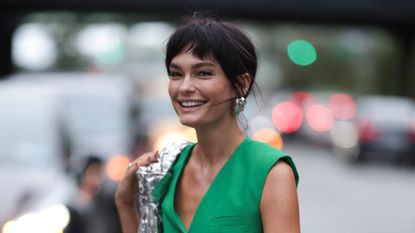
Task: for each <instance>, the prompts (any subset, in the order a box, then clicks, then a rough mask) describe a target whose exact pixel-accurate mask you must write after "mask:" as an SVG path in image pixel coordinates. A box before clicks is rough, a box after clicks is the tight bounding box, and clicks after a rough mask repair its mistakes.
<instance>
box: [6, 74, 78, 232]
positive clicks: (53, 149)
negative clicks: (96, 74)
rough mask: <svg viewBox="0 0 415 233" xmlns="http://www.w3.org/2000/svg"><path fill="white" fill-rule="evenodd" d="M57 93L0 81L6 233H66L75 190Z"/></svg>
mask: <svg viewBox="0 0 415 233" xmlns="http://www.w3.org/2000/svg"><path fill="white" fill-rule="evenodd" d="M56 95H57V93H56V92H55V91H53V90H50V89H48V88H41V87H40V86H31V85H26V84H21V83H15V82H12V81H2V82H0V106H1V108H0V129H1V130H0V185H1V189H2V192H1V193H0V223H1V226H2V232H3V233H15V232H34V233H35V232H38V233H46V232H56V233H58V232H62V230H63V229H64V228H65V227H66V226H67V225H68V223H69V221H70V213H69V209H68V207H67V205H66V204H67V203H68V200H69V199H70V196H71V195H73V193H74V192H75V190H76V186H75V184H74V182H73V180H72V179H71V178H70V177H69V176H68V174H67V173H66V163H65V162H66V156H67V155H66V154H65V149H64V143H63V141H62V140H61V139H62V137H61V128H60V122H59V109H58V105H57V104H56Z"/></svg>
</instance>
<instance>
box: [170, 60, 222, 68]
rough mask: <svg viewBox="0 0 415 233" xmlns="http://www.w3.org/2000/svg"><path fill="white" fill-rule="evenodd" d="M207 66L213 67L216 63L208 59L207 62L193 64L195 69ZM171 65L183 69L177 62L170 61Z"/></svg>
mask: <svg viewBox="0 0 415 233" xmlns="http://www.w3.org/2000/svg"><path fill="white" fill-rule="evenodd" d="M205 66H209V67H212V66H214V64H213V63H212V62H207V61H206V62H198V63H196V64H193V65H192V68H193V69H198V68H201V67H205ZM169 67H170V68H176V69H181V68H180V66H179V65H177V64H175V63H170V65H169Z"/></svg>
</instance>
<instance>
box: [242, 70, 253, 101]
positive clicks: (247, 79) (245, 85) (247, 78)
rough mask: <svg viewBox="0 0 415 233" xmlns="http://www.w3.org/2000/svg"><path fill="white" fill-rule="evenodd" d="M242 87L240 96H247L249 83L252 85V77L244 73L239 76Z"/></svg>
mask: <svg viewBox="0 0 415 233" xmlns="http://www.w3.org/2000/svg"><path fill="white" fill-rule="evenodd" d="M239 79H240V80H241V83H242V86H243V88H242V89H243V93H242V96H244V97H245V96H247V95H248V94H249V91H250V88H251V83H252V76H251V75H250V74H249V73H244V74H241V75H240V76H239Z"/></svg>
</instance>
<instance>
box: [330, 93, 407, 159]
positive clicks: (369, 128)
mask: <svg viewBox="0 0 415 233" xmlns="http://www.w3.org/2000/svg"><path fill="white" fill-rule="evenodd" d="M334 128H335V129H334V130H333V132H332V136H333V141H334V148H335V152H336V153H337V154H338V155H340V156H341V157H342V158H344V159H346V160H349V161H358V160H362V159H364V158H377V159H386V160H395V161H402V160H414V159H415V104H414V101H413V100H411V99H407V98H404V97H389V96H365V97H361V98H359V99H358V101H357V116H356V118H355V120H354V121H350V122H346V121H345V122H341V123H340V124H338V125H337V126H335V127H334Z"/></svg>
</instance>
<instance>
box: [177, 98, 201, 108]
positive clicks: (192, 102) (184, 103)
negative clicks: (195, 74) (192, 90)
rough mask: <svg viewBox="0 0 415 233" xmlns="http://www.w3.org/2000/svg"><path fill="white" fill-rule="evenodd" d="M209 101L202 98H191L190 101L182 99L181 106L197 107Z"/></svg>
mask: <svg viewBox="0 0 415 233" xmlns="http://www.w3.org/2000/svg"><path fill="white" fill-rule="evenodd" d="M206 102H207V101H200V100H190V101H180V102H179V103H180V106H182V107H183V108H197V107H200V106H202V105H204V104H205V103H206Z"/></svg>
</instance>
